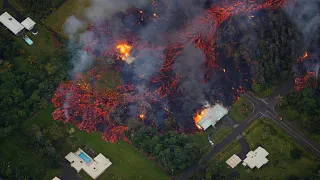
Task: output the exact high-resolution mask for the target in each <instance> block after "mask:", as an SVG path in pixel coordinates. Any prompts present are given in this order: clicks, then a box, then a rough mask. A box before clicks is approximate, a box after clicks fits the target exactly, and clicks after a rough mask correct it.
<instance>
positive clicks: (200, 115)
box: [193, 108, 208, 129]
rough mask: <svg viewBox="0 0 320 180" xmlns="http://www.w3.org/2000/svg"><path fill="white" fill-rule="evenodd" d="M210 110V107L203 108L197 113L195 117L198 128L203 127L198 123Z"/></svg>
mask: <svg viewBox="0 0 320 180" xmlns="http://www.w3.org/2000/svg"><path fill="white" fill-rule="evenodd" d="M207 110H208V108H206V109H204V110H202V111H201V112H200V113H197V114H196V115H195V116H194V117H193V120H194V123H195V124H196V126H197V128H198V129H202V127H201V126H199V125H198V124H197V123H198V122H199V121H200V120H201V119H202V118H203V117H204V115H205V114H206V111H207Z"/></svg>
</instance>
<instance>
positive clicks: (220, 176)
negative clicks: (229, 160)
mask: <svg viewBox="0 0 320 180" xmlns="http://www.w3.org/2000/svg"><path fill="white" fill-rule="evenodd" d="M190 179H191V180H202V179H208V180H209V179H210V180H211V179H214V180H227V179H228V180H231V179H233V175H232V170H231V169H230V168H228V167H227V164H226V163H224V162H211V163H210V164H202V165H201V166H200V169H199V171H198V172H197V173H196V174H194V175H193V176H192V177H191V178H190Z"/></svg>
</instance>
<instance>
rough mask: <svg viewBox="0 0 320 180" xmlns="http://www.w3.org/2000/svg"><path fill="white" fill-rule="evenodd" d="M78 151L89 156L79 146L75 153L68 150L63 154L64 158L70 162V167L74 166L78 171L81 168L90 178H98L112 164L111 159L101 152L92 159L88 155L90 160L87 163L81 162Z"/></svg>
mask: <svg viewBox="0 0 320 180" xmlns="http://www.w3.org/2000/svg"><path fill="white" fill-rule="evenodd" d="M80 153H84V154H85V155H87V156H88V157H90V156H89V155H88V154H87V153H85V152H84V151H83V150H82V149H80V148H79V149H78V151H76V152H75V153H73V152H70V153H69V154H68V155H66V156H65V158H66V159H67V160H68V161H69V162H70V163H71V167H73V168H75V169H76V171H77V172H78V173H79V172H80V171H81V170H82V169H83V170H84V171H85V172H86V173H87V174H88V175H89V176H90V177H91V178H92V179H96V178H98V177H99V176H100V175H101V174H102V173H103V172H104V171H105V170H106V169H107V168H108V167H109V166H111V164H112V163H111V161H110V160H109V159H107V158H106V157H105V156H104V155H102V154H101V153H100V154H98V156H96V157H95V158H94V159H92V158H91V157H90V159H92V161H91V162H90V163H89V164H88V163H86V162H83V160H82V159H81V158H80V157H79V156H78V155H79V154H80Z"/></svg>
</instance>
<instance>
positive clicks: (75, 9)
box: [45, 0, 91, 34]
mask: <svg viewBox="0 0 320 180" xmlns="http://www.w3.org/2000/svg"><path fill="white" fill-rule="evenodd" d="M90 4H91V1H90V0H68V1H66V2H65V3H64V4H62V5H61V6H60V8H59V9H57V10H56V11H55V12H53V13H52V14H50V15H49V16H48V17H47V19H46V20H45V23H46V24H47V25H49V26H50V27H51V28H52V29H53V30H54V31H56V32H58V33H59V34H63V25H64V23H65V21H66V19H67V18H68V17H69V16H71V15H74V16H76V17H78V18H81V17H83V12H84V9H85V8H86V7H88V6H90Z"/></svg>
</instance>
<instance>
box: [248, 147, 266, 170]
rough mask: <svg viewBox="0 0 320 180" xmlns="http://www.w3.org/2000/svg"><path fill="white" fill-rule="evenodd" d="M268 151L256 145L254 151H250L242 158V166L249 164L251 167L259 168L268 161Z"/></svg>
mask: <svg viewBox="0 0 320 180" xmlns="http://www.w3.org/2000/svg"><path fill="white" fill-rule="evenodd" d="M268 154H269V153H268V151H266V150H265V149H264V148H262V147H260V146H259V147H258V148H257V149H256V150H255V151H250V152H249V153H248V154H247V157H246V159H244V160H243V163H242V165H243V166H249V167H250V168H251V169H254V168H255V167H257V168H258V169H260V167H261V166H263V165H264V164H267V162H268V161H269V160H268V159H267V158H266V157H267V156H268Z"/></svg>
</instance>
